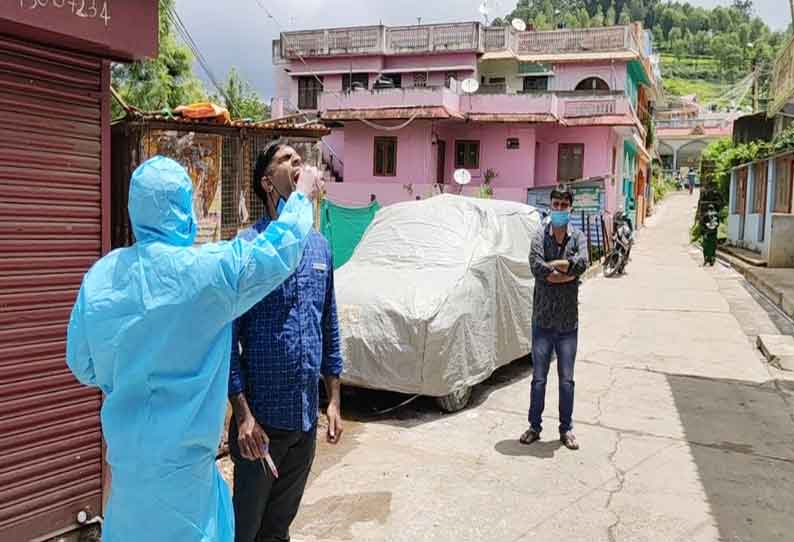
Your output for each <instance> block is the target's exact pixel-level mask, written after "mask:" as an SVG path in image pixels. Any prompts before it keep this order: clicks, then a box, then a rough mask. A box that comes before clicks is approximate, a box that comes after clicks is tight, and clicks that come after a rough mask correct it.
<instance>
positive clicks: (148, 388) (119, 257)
mask: <svg viewBox="0 0 794 542" xmlns="http://www.w3.org/2000/svg"><path fill="white" fill-rule="evenodd" d="M192 198H193V184H192V182H191V180H190V178H189V177H188V175H187V173H186V171H185V170H184V168H183V167H182V166H180V165H179V164H178V163H176V162H175V161H173V160H171V159H168V158H164V157H160V156H157V157H154V158H152V159H150V160H148V161H146V162H145V163H143V164H142V165H141V166H140V167H139V168H138V169H136V170H135V172H134V173H133V176H132V181H131V184H130V193H129V214H130V220H131V222H132V226H133V231H134V233H135V238H136V241H137V242H136V243H135V244H134V245H133V246H131V247H128V248H122V249H119V250H115V251H113V252H111V253H110V254H108V255H106V256H105V257H103V258H102V259H100V260H99V261H98V262H96V264H94V266H93V267H92V268H91V269H90V270H89V271H88V273H86V275H85V277H84V279H83V284H82V286H81V288H80V292H79V294H78V297H77V301H76V302H75V305H74V308H73V310H72V315H71V319H70V322H69V329H68V342H67V353H66V360H67V363H68V365H69V368H70V369H71V370H72V372H73V373H74V374H75V376H76V377H77V378H78V380H80V382H82V383H83V384H86V385H89V386H97V387H99V388H100V389H101V390H102V391H103V392H104V394H105V398H104V402H103V405H102V432H103V434H104V437H105V440H106V442H107V462H108V464H109V465H110V468H111V489H110V497H109V501H108V504H107V507H106V510H105V522H104V526H103V534H102V540H103V541H104V542H127V541H129V542H140V541H141V540H146V541H147V542H188V541H190V542H232V540H233V539H234V513H233V511H232V504H231V499H230V495H229V490H228V487H227V485H226V483H225V482H224V481H223V479H222V478H221V476H220V473H219V472H218V470H217V468H216V465H215V455H216V452H217V449H218V444H219V442H220V440H221V433H222V430H223V423H224V413H225V407H226V399H227V392H228V379H229V359H230V349H231V337H232V327H231V323H232V322H233V321H234V319H235V318H237V317H238V316H241V315H242V314H244V313H245V312H246V311H248V309H249V308H251V307H252V306H253V305H254V304H255V303H257V302H258V301H260V300H261V299H262V298H263V297H265V296H266V295H267V294H268V293H269V292H270V291H272V290H273V289H274V288H275V287H276V286H278V285H279V284H281V283H282V282H283V281H284V280H285V279H286V278H287V277H289V276H290V275H291V274H292V273H293V272H294V271H295V269H296V268H297V266H298V264H299V263H300V260H301V256H302V253H303V248H304V246H305V244H306V240H307V236H308V234H309V232H310V230H311V227H312V206H311V204H310V202H309V201H308V199H307V198H306V197H305V196H304V195H303V194H301V193H297V192H296V193H294V194H292V196H291V197H290V198H289V201H288V202H287V204H286V206H285V208H284V210H283V212H282V213H281V215H280V217H279V219H278V220H277V221H274V222H271V224H270V226H268V228H267V230H265V231H264V232H263V233H262V234H260V235H259V236H258V237H256V238H255V239H254V240H253V241H244V240H241V239H235V240H234V241H231V242H220V243H211V244H205V245H202V246H199V247H194V246H193V242H194V239H195V236H196V228H197V224H196V219H195V216H194V213H193V205H192Z"/></svg>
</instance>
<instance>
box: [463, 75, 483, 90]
mask: <svg viewBox="0 0 794 542" xmlns="http://www.w3.org/2000/svg"><path fill="white" fill-rule="evenodd" d="M460 88H461V89H463V92H465V93H466V94H474V93H475V92H477V91H478V90H479V89H480V83H479V81H477V80H476V79H474V78H473V77H471V78H469V79H466V80H464V81H463V82H462V83H461V84H460Z"/></svg>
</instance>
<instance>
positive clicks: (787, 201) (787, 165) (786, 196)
mask: <svg viewBox="0 0 794 542" xmlns="http://www.w3.org/2000/svg"><path fill="white" fill-rule="evenodd" d="M792 168H794V162H790V161H789V160H786V159H785V158H779V159H778V161H777V164H776V167H775V171H776V175H775V212H776V213H790V212H791V174H792Z"/></svg>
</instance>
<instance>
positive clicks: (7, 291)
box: [0, 35, 109, 541]
mask: <svg viewBox="0 0 794 542" xmlns="http://www.w3.org/2000/svg"><path fill="white" fill-rule="evenodd" d="M107 78H108V71H107V65H106V63H103V62H102V61H101V60H100V59H97V58H92V57H86V56H82V55H78V54H75V53H71V52H68V51H64V50H59V49H50V48H46V47H43V46H37V45H34V44H31V43H28V42H23V41H17V40H14V39H11V38H8V37H4V36H2V35H0V458H1V459H0V540H4V541H5V540H14V541H17V540H20V541H21V540H29V539H30V538H33V537H38V536H42V535H45V534H48V533H54V532H56V531H58V530H61V529H64V528H67V527H69V526H70V525H72V524H73V523H74V521H75V517H76V514H77V513H78V512H79V511H80V510H83V509H88V510H90V512H91V513H99V512H101V498H102V441H101V434H100V426H99V407H100V401H101V397H100V394H99V393H98V392H97V391H95V390H92V389H89V388H85V387H83V386H81V385H79V384H78V383H77V382H76V381H75V380H74V378H73V377H72V376H71V373H70V372H69V370H68V368H67V366H66V363H65V361H64V353H65V347H66V326H67V322H68V319H69V313H70V310H71V306H72V303H73V302H74V299H75V296H76V293H77V291H78V289H79V287H80V281H81V279H82V276H83V273H84V272H85V271H86V270H87V269H88V267H89V266H90V265H91V264H92V263H93V262H95V261H96V260H97V258H98V257H99V256H100V255H101V254H102V251H103V246H105V243H106V241H105V243H103V233H107V232H104V231H103V230H104V229H106V228H103V222H104V221H106V220H107V217H106V216H105V215H106V213H104V214H103V200H102V194H103V193H107V191H106V190H105V191H104V192H103V188H104V187H105V184H104V183H103V179H105V178H106V177H107V175H106V173H107V171H108V168H107V165H108V164H107V160H108V157H107V153H103V147H105V148H107V145H108V144H109V141H107V139H108V138H107V134H108V130H107V128H106V125H107V124H108V122H107V121H108V118H107V116H108V102H107V95H106V94H107V93H105V92H103V90H104V88H106V85H107ZM103 143H105V145H103Z"/></svg>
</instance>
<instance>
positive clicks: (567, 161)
mask: <svg viewBox="0 0 794 542" xmlns="http://www.w3.org/2000/svg"><path fill="white" fill-rule="evenodd" d="M563 149H570V150H569V151H568V152H563ZM576 149H581V152H580V156H581V163H580V164H579V168H578V175H577V174H574V175H571V171H569V170H573V169H574V164H575V162H574V159H573V158H574V156H575V155H576V152H575V151H576ZM584 151H585V146H584V143H560V144H559V145H558V147H557V182H558V183H566V182H570V181H575V180H578V179H581V178H583V177H584ZM563 170H565V173H566V175H565V176H563Z"/></svg>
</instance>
